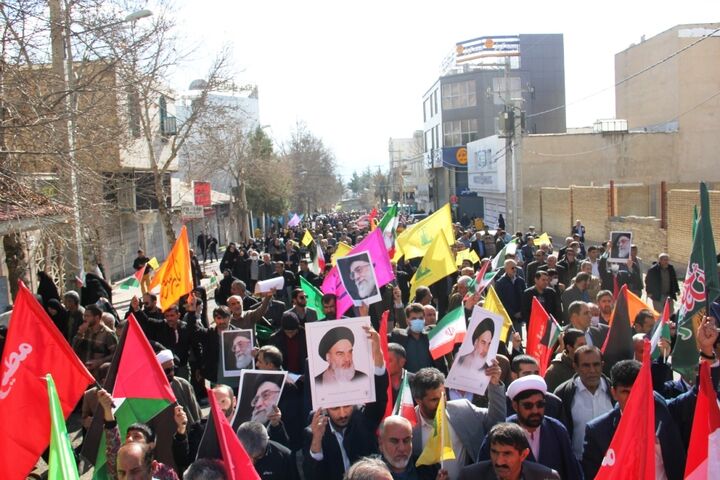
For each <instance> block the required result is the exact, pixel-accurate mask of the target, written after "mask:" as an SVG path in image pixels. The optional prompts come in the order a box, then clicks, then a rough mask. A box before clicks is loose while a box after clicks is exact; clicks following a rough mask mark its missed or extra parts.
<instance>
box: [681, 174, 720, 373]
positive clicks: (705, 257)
mask: <svg viewBox="0 0 720 480" xmlns="http://www.w3.org/2000/svg"><path fill="white" fill-rule="evenodd" d="M718 294H720V283H719V282H718V275H717V256H716V252H715V241H714V240H713V230H712V224H711V223H710V197H709V194H708V190H707V186H706V185H705V184H704V183H701V184H700V217H699V218H698V219H697V222H695V235H694V237H693V243H692V252H691V253H690V262H689V263H688V268H687V273H686V274H685V282H684V283H683V289H682V296H681V297H680V312H679V313H678V326H677V338H676V340H675V348H674V349H673V352H672V368H673V370H676V371H677V372H679V373H682V374H686V375H690V376H692V375H693V370H694V369H695V367H696V366H697V359H698V350H697V346H696V344H695V332H696V331H697V328H698V325H700V322H701V321H702V318H703V317H704V316H705V315H708V314H709V313H708V311H707V306H708V305H710V304H712V303H713V302H714V301H715V299H716V298H717V297H718Z"/></svg>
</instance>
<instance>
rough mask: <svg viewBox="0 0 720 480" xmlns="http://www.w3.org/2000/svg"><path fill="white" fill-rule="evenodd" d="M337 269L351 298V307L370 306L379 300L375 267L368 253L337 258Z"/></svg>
mask: <svg viewBox="0 0 720 480" xmlns="http://www.w3.org/2000/svg"><path fill="white" fill-rule="evenodd" d="M337 267H338V271H339V272H340V280H341V281H342V284H343V287H345V290H346V291H347V292H348V295H350V298H352V301H353V305H355V306H359V305H362V304H363V303H364V304H365V305H370V304H371V303H375V302H379V301H380V300H381V298H382V297H381V295H380V288H379V287H378V283H377V277H376V276H375V265H374V264H373V262H372V257H371V256H370V252H369V251H367V250H366V251H363V252H360V253H356V254H353V255H348V256H345V257H341V258H338V259H337Z"/></svg>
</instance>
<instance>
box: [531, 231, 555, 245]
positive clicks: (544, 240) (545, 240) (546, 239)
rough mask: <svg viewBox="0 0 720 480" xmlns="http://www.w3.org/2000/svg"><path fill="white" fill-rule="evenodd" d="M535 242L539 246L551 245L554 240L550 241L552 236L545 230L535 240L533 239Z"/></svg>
mask: <svg viewBox="0 0 720 480" xmlns="http://www.w3.org/2000/svg"><path fill="white" fill-rule="evenodd" d="M533 243H534V244H535V245H536V246H538V247H539V246H540V245H551V244H552V242H551V241H550V236H549V235H548V234H547V232H544V233H543V234H542V235H540V236H539V237H537V238H536V239H535V240H533Z"/></svg>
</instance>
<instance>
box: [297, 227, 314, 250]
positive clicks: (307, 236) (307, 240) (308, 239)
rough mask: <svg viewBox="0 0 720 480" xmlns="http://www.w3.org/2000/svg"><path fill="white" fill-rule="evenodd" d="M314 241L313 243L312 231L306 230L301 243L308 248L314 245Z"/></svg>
mask: <svg viewBox="0 0 720 480" xmlns="http://www.w3.org/2000/svg"><path fill="white" fill-rule="evenodd" d="M312 241H313V237H312V235H311V234H310V230H305V235H303V238H302V240H301V242H300V243H302V244H303V245H305V246H306V247H307V246H308V245H310V244H311V243H312Z"/></svg>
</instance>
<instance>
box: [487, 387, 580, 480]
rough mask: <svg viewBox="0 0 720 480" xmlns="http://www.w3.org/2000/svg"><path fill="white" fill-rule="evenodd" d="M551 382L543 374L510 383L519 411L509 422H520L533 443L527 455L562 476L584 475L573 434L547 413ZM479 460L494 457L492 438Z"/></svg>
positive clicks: (573, 477)
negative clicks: (491, 445) (491, 454)
mask: <svg viewBox="0 0 720 480" xmlns="http://www.w3.org/2000/svg"><path fill="white" fill-rule="evenodd" d="M546 393H547V385H545V380H544V379H543V378H542V377H541V376H539V375H527V376H525V377H520V378H518V379H517V380H515V381H514V382H512V383H511V384H510V386H509V387H508V391H507V395H508V397H510V399H511V400H512V404H513V408H514V409H515V411H516V412H517V413H516V414H515V415H512V416H510V417H508V422H513V423H517V424H518V425H520V426H521V427H522V428H523V430H525V436H526V437H527V439H528V443H529V444H530V452H529V453H528V456H527V459H528V460H530V461H532V462H536V463H540V464H542V465H545V466H546V467H548V468H551V469H553V470H555V471H556V472H558V473H559V474H560V478H567V479H582V478H583V476H582V471H581V469H580V463H579V462H578V460H577V459H576V458H575V456H574V455H573V451H572V445H571V444H570V437H569V436H568V432H567V430H566V429H565V427H564V426H563V425H562V423H560V422H559V421H558V420H555V419H554V418H551V417H547V416H545V404H546V400H545V394H546ZM478 458H479V460H489V459H490V442H489V440H488V438H486V439H485V441H484V442H483V445H482V447H481V449H480V455H479V457H478Z"/></svg>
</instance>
